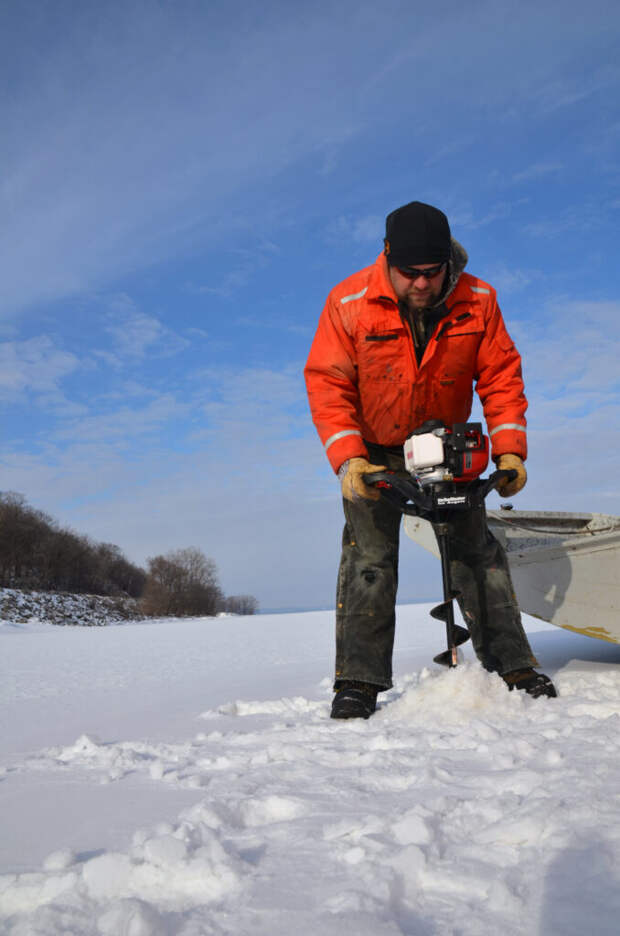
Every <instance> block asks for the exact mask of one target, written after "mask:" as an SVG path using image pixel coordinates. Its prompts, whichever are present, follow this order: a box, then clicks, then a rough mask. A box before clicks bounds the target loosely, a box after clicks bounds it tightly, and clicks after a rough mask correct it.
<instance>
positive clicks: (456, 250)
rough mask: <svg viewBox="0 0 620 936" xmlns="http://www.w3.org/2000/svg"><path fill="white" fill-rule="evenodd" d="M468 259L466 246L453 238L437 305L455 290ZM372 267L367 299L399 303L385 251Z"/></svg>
mask: <svg viewBox="0 0 620 936" xmlns="http://www.w3.org/2000/svg"><path fill="white" fill-rule="evenodd" d="M468 259H469V258H468V256H467V251H466V250H465V248H464V247H463V246H462V245H461V244H459V242H458V241H457V240H455V239H454V238H452V244H451V252H450V259H449V260H448V271H447V274H446V281H445V284H444V288H443V290H442V293H441V296H440V297H439V299H438V300H437V302H436V303H435V307H437V306H440V305H442V303H444V302H445V301H446V299H447V298H448V296H450V295H451V294H452V293H453V292H454V290H455V289H456V286H457V284H458V281H459V278H460V276H461V273H462V272H463V271H464V269H465V267H466V266H467V261H468ZM371 269H372V272H371V274H370V282H369V283H368V292H367V293H366V299H368V300H369V301H371V302H372V301H373V300H374V301H381V300H383V301H385V300H386V299H387V300H388V301H390V302H393V303H394V304H395V305H398V298H397V296H396V293H395V292H394V287H393V286H392V281H391V280H390V274H389V273H388V263H387V260H386V258H385V254H384V253H380V254H379V256H378V257H377V259H376V260H375V262H374V265H373V267H372V268H371Z"/></svg>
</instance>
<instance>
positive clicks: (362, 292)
mask: <svg viewBox="0 0 620 936" xmlns="http://www.w3.org/2000/svg"><path fill="white" fill-rule="evenodd" d="M367 289H368V286H364V288H363V289H360V291H359V292H358V293H353V295H352V296H343V297H342V299H341V300H340V304H341V305H344V304H345V302H351V300H352V299H361V298H362V296H364V295H365V294H366V290H367Z"/></svg>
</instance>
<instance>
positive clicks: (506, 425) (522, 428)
mask: <svg viewBox="0 0 620 936" xmlns="http://www.w3.org/2000/svg"><path fill="white" fill-rule="evenodd" d="M502 429H514V430H515V431H516V432H525V431H526V429H525V426H520V425H519V423H502V425H501V426H496V427H495V429H491V431H490V432H489V438H491V436H494V435H495V433H496V432H501V431H502Z"/></svg>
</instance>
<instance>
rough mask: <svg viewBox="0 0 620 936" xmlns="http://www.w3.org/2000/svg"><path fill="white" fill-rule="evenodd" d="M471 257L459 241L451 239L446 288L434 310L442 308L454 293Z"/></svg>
mask: <svg viewBox="0 0 620 936" xmlns="http://www.w3.org/2000/svg"><path fill="white" fill-rule="evenodd" d="M468 260H469V256H468V254H467V251H466V250H465V248H464V247H463V246H462V244H459V242H458V241H457V240H455V239H454V238H453V237H452V238H451V239H450V259H449V260H448V270H447V273H446V281H445V283H444V288H443V289H442V291H441V295H440V297H439V299H438V300H437V302H436V303H435V304H434V306H433V308H434V309H436V308H437V306H440V305H441V304H442V303H443V302H445V301H446V299H447V298H448V296H449V295H450V293H452V292H454V289H455V287H456V284H457V283H458V281H459V277H460V275H461V273H462V272H463V270H464V269H465V267H466V266H467V261H468Z"/></svg>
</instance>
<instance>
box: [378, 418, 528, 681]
mask: <svg viewBox="0 0 620 936" xmlns="http://www.w3.org/2000/svg"><path fill="white" fill-rule="evenodd" d="M404 456H405V466H406V468H407V475H406V476H405V475H404V474H403V473H402V472H401V473H396V472H394V471H374V472H372V473H369V474H367V475H365V476H364V479H365V481H366V483H367V484H371V485H373V486H375V487H377V488H379V490H380V491H381V494H382V496H383V497H384V498H386V499H387V500H389V501H390V502H391V503H392V504H393V505H394V506H395V507H397V508H398V509H399V510H400V511H401V512H402V513H404V514H410V515H413V516H418V517H422V518H423V519H424V520H429V521H430V523H431V524H432V526H433V529H434V531H435V536H436V537H437V544H438V546H439V555H440V558H441V576H442V582H443V599H444V600H443V601H442V602H441V604H438V605H437V606H436V607H434V608H433V609H432V611H431V616H432V617H434V618H436V619H437V620H439V621H444V623H445V625H446V641H447V645H448V646H447V650H444V651H442V652H441V653H438V654H437V656H436V657H434V660H435V662H436V663H440V664H442V665H443V666H456V664H457V647H459V646H460V645H461V644H463V643H465V641H467V640H468V639H469V631H468V630H467V629H466V628H465V627H461V626H460V625H459V624H455V623H454V606H453V602H454V599H455V598H458V597H459V592H458V591H456V590H455V589H454V588H453V586H452V580H451V575H450V547H449V541H448V529H449V525H448V522H447V521H448V516H449V513H451V512H452V511H454V510H472V509H474V508H475V507H478V506H480V504H481V503H483V502H484V500H485V498H486V496H487V494H489V493H490V491H492V490H493V489H494V488H495V487H496V486H497V484H498V483H499V482H500V481H502V480H504V479H506V480H508V481H512V480H514V478H515V477H516V475H517V472H516V471H513V470H510V471H494V472H493V473H492V474H491V475H489V477H488V478H481V477H480V475H481V474H482V472H483V471H484V470H485V469H486V467H487V465H488V462H489V440H488V438H487V436H485V435H484V434H483V432H482V424H481V423H475V422H472V423H456V424H455V425H454V426H453V427H452V428H451V429H448V428H447V427H446V426H444V425H443V424H442V423H440V422H439V421H438V420H431V421H429V422H426V423H424V425H422V426H420V428H419V429H417V430H416V431H415V432H414V433H413V435H411V436H410V437H409V438H408V439H407V441H406V442H405V445H404Z"/></svg>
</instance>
